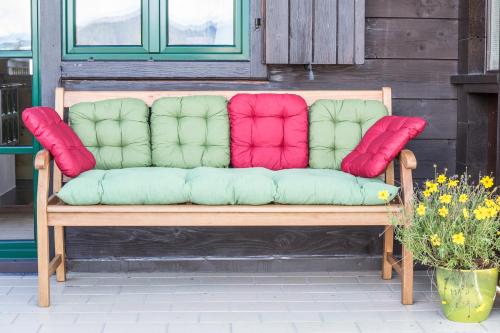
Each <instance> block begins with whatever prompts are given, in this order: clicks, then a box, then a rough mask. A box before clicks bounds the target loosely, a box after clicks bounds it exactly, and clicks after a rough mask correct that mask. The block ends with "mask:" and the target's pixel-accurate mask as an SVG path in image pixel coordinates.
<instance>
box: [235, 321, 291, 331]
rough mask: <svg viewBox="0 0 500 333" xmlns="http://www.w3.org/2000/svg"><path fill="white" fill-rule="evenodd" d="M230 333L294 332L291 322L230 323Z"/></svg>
mask: <svg viewBox="0 0 500 333" xmlns="http://www.w3.org/2000/svg"><path fill="white" fill-rule="evenodd" d="M231 332H232V333H296V331H295V328H294V327H293V324H253V323H252V324H248V323H244V324H243V323H236V324H232V331H231Z"/></svg>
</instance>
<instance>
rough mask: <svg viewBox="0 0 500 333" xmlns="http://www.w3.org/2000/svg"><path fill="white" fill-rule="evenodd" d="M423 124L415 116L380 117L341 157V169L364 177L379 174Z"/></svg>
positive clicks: (421, 128)
mask: <svg viewBox="0 0 500 333" xmlns="http://www.w3.org/2000/svg"><path fill="white" fill-rule="evenodd" d="M426 124H427V123H426V121H425V120H424V119H422V118H417V117H414V118H411V117H398V116H386V117H383V118H381V119H380V120H379V121H377V122H376V123H375V124H373V126H372V127H370V129H368V131H366V133H365V135H364V136H363V138H362V139H361V142H360V143H359V144H358V145H357V146H356V148H354V150H353V151H352V152H351V153H350V154H349V155H347V156H346V157H345V158H344V159H343V160H342V171H344V172H348V173H350V174H352V175H354V176H359V177H366V178H373V177H377V176H379V175H380V174H382V173H383V172H384V171H385V169H386V168H387V166H388V165H389V163H390V162H391V161H392V160H393V159H394V158H395V157H396V156H397V155H398V154H399V152H400V151H401V150H402V149H403V148H404V146H405V145H406V143H407V142H408V141H410V140H411V139H413V138H414V137H416V136H417V135H419V134H420V133H422V131H423V130H424V128H425V125H426Z"/></svg>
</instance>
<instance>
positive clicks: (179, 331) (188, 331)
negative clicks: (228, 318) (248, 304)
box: [168, 324, 257, 333]
mask: <svg viewBox="0 0 500 333" xmlns="http://www.w3.org/2000/svg"><path fill="white" fill-rule="evenodd" d="M230 332H231V325H230V324H170V325H169V326H168V333H230ZM255 333H257V332H255Z"/></svg>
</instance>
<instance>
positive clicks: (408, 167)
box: [399, 149, 417, 211]
mask: <svg viewBox="0 0 500 333" xmlns="http://www.w3.org/2000/svg"><path fill="white" fill-rule="evenodd" d="M399 167H400V177H401V191H402V195H403V204H404V206H405V209H406V210H407V211H411V205H412V199H413V175H412V170H415V169H416V168H417V159H416V158H415V154H413V152H412V151H411V150H408V149H404V150H402V151H401V153H400V154H399Z"/></svg>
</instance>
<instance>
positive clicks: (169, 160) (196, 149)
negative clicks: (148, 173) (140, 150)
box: [151, 96, 229, 168]
mask: <svg viewBox="0 0 500 333" xmlns="http://www.w3.org/2000/svg"><path fill="white" fill-rule="evenodd" d="M151 143H152V156H153V165H155V166H162V167H173V168H195V167H199V166H210V167H219V168H220V167H227V166H228V165H229V119H228V114H227V100H226V98H224V97H221V96H189V97H166V98H161V99H158V100H156V101H155V102H154V104H153V107H152V109H151Z"/></svg>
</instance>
